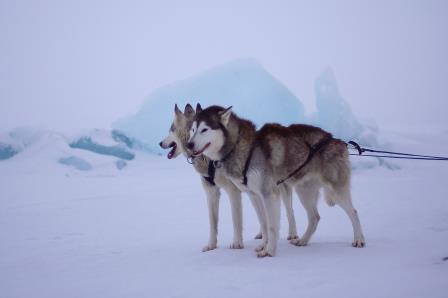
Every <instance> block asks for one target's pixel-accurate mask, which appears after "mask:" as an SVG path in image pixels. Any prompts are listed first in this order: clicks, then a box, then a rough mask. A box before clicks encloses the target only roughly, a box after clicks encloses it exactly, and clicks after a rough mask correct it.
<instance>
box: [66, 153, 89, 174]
mask: <svg viewBox="0 0 448 298" xmlns="http://www.w3.org/2000/svg"><path fill="white" fill-rule="evenodd" d="M58 162H59V163H60V164H63V165H67V166H72V167H74V168H76V169H78V170H80V171H90V170H91V169H92V166H91V165H90V163H89V162H87V161H85V160H84V159H82V158H79V157H76V156H69V157H61V158H60V159H59V160H58Z"/></svg>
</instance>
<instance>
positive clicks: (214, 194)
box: [202, 179, 220, 252]
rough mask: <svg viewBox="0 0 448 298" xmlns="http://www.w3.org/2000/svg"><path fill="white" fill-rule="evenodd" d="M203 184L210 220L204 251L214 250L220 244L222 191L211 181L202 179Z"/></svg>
mask: <svg viewBox="0 0 448 298" xmlns="http://www.w3.org/2000/svg"><path fill="white" fill-rule="evenodd" d="M202 186H203V187H204V190H205V193H206V195H207V206H208V218H209V222H210V235H209V239H208V244H207V245H206V246H204V248H203V249H202V251H204V252H205V251H209V250H213V249H215V248H216V247H217V244H218V216H219V197H220V192H219V188H218V187H217V186H212V185H210V184H209V182H207V181H205V180H204V179H202Z"/></svg>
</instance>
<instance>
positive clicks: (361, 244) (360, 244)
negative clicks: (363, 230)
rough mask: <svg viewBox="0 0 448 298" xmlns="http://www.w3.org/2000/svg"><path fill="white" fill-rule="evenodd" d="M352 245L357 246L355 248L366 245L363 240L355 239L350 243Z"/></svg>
mask: <svg viewBox="0 0 448 298" xmlns="http://www.w3.org/2000/svg"><path fill="white" fill-rule="evenodd" d="M352 246H353V247H357V248H362V247H364V246H366V242H365V241H364V240H355V241H353V243H352Z"/></svg>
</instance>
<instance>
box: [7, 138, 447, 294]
mask: <svg viewBox="0 0 448 298" xmlns="http://www.w3.org/2000/svg"><path fill="white" fill-rule="evenodd" d="M388 136H390V137H391V138H392V137H393V138H394V140H395V142H396V146H397V149H400V150H404V149H406V150H407V151H412V152H416V153H432V154H435V155H437V154H440V155H444V154H445V155H446V152H443V151H444V150H445V148H447V147H448V132H447V131H446V130H445V131H444V132H443V133H434V132H433V133H431V134H428V133H425V132H421V133H420V132H404V133H403V132H399V133H395V132H394V133H392V132H390V133H388ZM43 138H44V139H45V142H37V143H35V144H34V145H33V146H31V147H30V148H29V150H26V151H24V152H22V153H20V154H18V155H16V156H14V157H13V158H10V159H7V160H3V161H0V235H1V239H2V240H1V242H0V289H1V296H2V297H15V298H16V297H17V298H19V297H24V298H25V297H36V298H39V297H46V298H51V297H67V298H70V297H129V298H131V297H195V298H197V297H199V298H200V297H204V298H205V297H217V298H219V297H268V296H275V297H296V296H303V297H329V296H332V297H334V296H335V297H360V296H362V297H375V298H376V297H446V293H447V291H448V283H447V282H446V277H447V276H448V262H447V261H443V258H446V257H448V249H447V247H448V200H447V197H446V194H447V192H446V187H445V183H444V182H445V180H446V179H445V177H447V175H448V163H446V162H433V161H431V162H422V161H397V163H398V165H399V166H400V167H401V170H400V171H389V170H387V169H385V168H381V167H376V168H374V169H371V170H358V171H355V172H354V176H353V183H352V189H353V198H354V204H355V206H356V208H357V209H358V212H359V214H360V219H361V223H362V226H363V228H364V233H365V236H366V240H367V246H366V247H365V248H363V249H355V248H352V247H351V246H350V243H351V240H352V230H351V225H350V222H349V219H348V218H347V217H346V215H345V214H344V213H343V211H342V210H341V209H340V208H338V207H334V208H330V207H328V206H326V204H325V203H324V202H323V201H322V202H321V203H320V205H319V210H320V213H321V218H322V219H321V221H320V223H319V226H318V229H317V231H316V234H315V235H314V237H313V238H312V240H311V243H310V245H309V246H307V247H295V246H291V245H290V244H288V243H287V241H286V240H285V237H286V233H287V224H286V220H285V218H284V216H282V230H281V235H282V238H281V239H280V242H279V249H278V255H277V256H276V257H275V258H267V259H257V258H256V257H255V253H254V251H253V249H254V248H255V246H256V245H257V244H258V243H259V241H258V240H253V236H254V235H255V234H256V233H257V232H258V224H257V221H256V216H255V213H254V212H253V209H252V207H251V205H250V203H249V200H248V198H247V197H246V196H244V198H243V205H244V228H245V230H244V237H245V249H242V250H231V249H228V248H227V245H228V244H230V242H231V240H232V224H231V217H230V207H229V203H228V200H227V198H226V197H225V194H224V193H223V198H222V200H221V210H220V222H219V243H218V245H219V247H218V249H216V250H214V251H210V252H206V253H202V252H201V248H202V247H203V245H204V244H205V243H206V242H207V237H208V216H207V207H206V201H205V195H204V193H203V191H202V188H201V186H200V180H199V178H198V175H197V174H196V173H195V171H194V170H193V169H192V167H191V165H189V164H188V163H187V162H186V161H185V159H184V158H182V157H179V158H177V159H175V160H171V161H168V160H167V159H166V158H162V157H158V156H155V155H148V154H143V153H141V152H138V153H137V154H136V157H135V159H134V160H132V161H131V162H129V163H128V165H127V166H126V168H125V169H123V170H121V171H119V170H117V168H116V167H115V165H114V164H113V163H110V161H111V160H116V158H114V157H111V156H105V155H99V154H94V153H92V152H90V151H85V150H80V149H72V148H70V147H69V146H68V145H67V139H65V138H63V137H61V136H60V135H58V134H55V133H46V134H45V136H44V137H43ZM41 141H42V139H41ZM45 144H51V146H50V145H48V146H44V145H45ZM66 150H68V151H66ZM73 151H75V152H77V154H75V155H74V156H79V157H81V158H83V159H85V160H88V161H89V162H90V163H91V164H92V170H90V171H79V170H76V169H72V168H70V167H67V166H65V165H61V164H58V163H57V162H55V161H56V160H57V158H59V157H61V156H69V155H68V153H72V152H73ZM61 154H62V155H61ZM64 154H67V155H64ZM353 159H360V157H353ZM367 159H368V158H364V160H367ZM106 161H108V162H109V163H107V164H108V165H109V164H110V166H103V167H101V166H100V165H101V164H104V163H105V162H106ZM294 209H295V214H296V220H297V225H298V230H299V233H300V234H301V233H303V231H304V228H305V226H306V215H305V214H304V211H303V208H302V207H301V206H300V204H299V203H298V199H297V198H295V199H294ZM283 215H284V214H283Z"/></svg>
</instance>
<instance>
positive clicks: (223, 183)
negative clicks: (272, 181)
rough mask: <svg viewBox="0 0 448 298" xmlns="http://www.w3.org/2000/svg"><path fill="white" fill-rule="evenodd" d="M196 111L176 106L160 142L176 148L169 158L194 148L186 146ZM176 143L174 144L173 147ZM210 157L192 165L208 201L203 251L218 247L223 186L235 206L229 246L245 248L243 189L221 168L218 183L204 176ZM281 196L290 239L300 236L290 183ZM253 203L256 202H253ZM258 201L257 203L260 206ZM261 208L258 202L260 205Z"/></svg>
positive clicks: (217, 174) (199, 107)
mask: <svg viewBox="0 0 448 298" xmlns="http://www.w3.org/2000/svg"><path fill="white" fill-rule="evenodd" d="M196 109H197V110H198V111H202V108H201V106H200V105H199V104H198V105H197V107H196ZM195 113H196V112H195V111H194V109H193V108H192V106H191V105H189V104H187V105H186V107H185V111H184V112H183V113H182V112H181V110H180V109H179V108H178V107H177V105H176V106H175V116H174V121H173V123H172V125H171V128H170V131H169V133H168V136H167V137H166V138H165V139H164V140H163V141H162V142H160V146H161V147H162V148H164V149H167V148H170V147H171V148H173V149H172V150H174V151H173V153H172V155H169V156H170V158H175V157H177V156H178V155H180V154H184V155H185V156H186V157H189V156H191V151H190V150H189V149H188V148H187V147H186V144H187V142H188V139H189V130H190V127H191V124H192V122H193V118H194V116H195ZM173 146H175V147H173ZM209 161H210V159H209V158H207V157H205V156H204V155H200V156H197V157H195V158H194V159H193V166H194V168H195V170H196V171H197V172H198V173H199V175H200V176H201V182H202V186H203V188H204V191H205V193H206V196H207V205H208V211H209V223H210V234H209V241H208V243H207V245H205V246H204V248H203V249H202V251H209V250H213V249H215V248H216V247H217V233H218V214H219V198H220V189H224V190H225V191H226V192H227V194H228V197H229V199H230V205H231V209H232V220H233V230H234V235H233V242H232V243H231V244H230V248H233V249H238V248H243V247H244V245H243V235H242V233H243V220H242V205H241V191H240V190H239V189H238V188H237V187H236V186H235V185H234V184H233V182H232V181H231V180H230V179H228V178H227V177H226V176H225V175H224V171H223V170H222V169H216V172H215V179H214V182H215V185H212V184H210V183H209V182H208V181H207V180H205V179H204V176H208V166H209ZM281 192H282V199H283V202H284V205H285V208H286V214H287V217H288V223H289V233H288V240H292V239H297V238H298V236H297V230H296V222H295V217H294V212H293V209H292V191H291V189H290V188H288V187H287V186H285V187H283V188H282V189H281ZM253 203H254V202H253ZM258 205H259V204H257V205H255V206H258ZM258 208H259V206H258ZM261 235H262V233H260V234H258V235H257V236H256V238H261V237H262V236H261Z"/></svg>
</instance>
